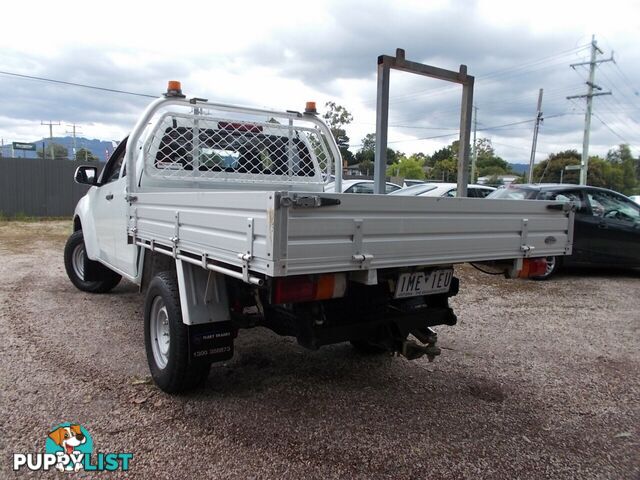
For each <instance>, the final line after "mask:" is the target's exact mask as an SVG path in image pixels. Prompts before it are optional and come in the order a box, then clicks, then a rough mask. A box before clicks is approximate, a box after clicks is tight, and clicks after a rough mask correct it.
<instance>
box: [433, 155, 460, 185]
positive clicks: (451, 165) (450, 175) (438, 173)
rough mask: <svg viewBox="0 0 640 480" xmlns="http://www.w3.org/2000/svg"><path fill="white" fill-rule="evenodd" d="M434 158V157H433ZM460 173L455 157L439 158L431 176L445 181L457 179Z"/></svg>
mask: <svg viewBox="0 0 640 480" xmlns="http://www.w3.org/2000/svg"><path fill="white" fill-rule="evenodd" d="M432 158H433V157H432ZM457 175H458V161H457V160H456V159H454V158H445V159H442V160H438V161H437V162H436V163H435V164H434V165H433V170H432V171H431V176H432V177H433V178H436V179H442V181H444V182H451V181H455V180H456V177H457Z"/></svg>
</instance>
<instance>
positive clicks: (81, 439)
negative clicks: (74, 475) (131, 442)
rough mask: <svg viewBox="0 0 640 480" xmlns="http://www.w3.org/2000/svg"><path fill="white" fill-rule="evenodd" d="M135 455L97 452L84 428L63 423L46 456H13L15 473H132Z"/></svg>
mask: <svg viewBox="0 0 640 480" xmlns="http://www.w3.org/2000/svg"><path fill="white" fill-rule="evenodd" d="M132 458H133V454H132V453H102V452H99V453H95V454H94V452H93V439H92V438H91V435H89V432H88V431H87V430H86V429H85V428H84V427H83V426H82V425H78V424H72V423H68V422H67V423H61V424H60V425H57V426H56V427H54V428H53V430H51V431H50V432H49V434H48V436H47V440H46V443H45V452H44V453H26V454H25V453H14V454H13V470H14V471H16V472H17V471H19V470H22V469H24V470H31V471H47V470H50V469H52V468H55V469H56V470H58V471H60V472H66V473H70V472H78V471H80V470H84V471H87V472H105V471H106V472H113V471H116V470H122V471H127V470H129V462H130V461H131V459H132Z"/></svg>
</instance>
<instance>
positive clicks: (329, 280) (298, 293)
mask: <svg viewBox="0 0 640 480" xmlns="http://www.w3.org/2000/svg"><path fill="white" fill-rule="evenodd" d="M346 289H347V276H346V275H345V274H344V273H336V274H326V275H297V276H295V277H280V278H276V279H275V280H274V283H273V289H272V299H271V302H272V303H273V304H274V305H278V304H282V303H301V302H311V301H314V300H328V299H330V298H340V297H344V293H345V291H346Z"/></svg>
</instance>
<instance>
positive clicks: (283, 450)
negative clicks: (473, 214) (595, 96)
mask: <svg viewBox="0 0 640 480" xmlns="http://www.w3.org/2000/svg"><path fill="white" fill-rule="evenodd" d="M69 233H70V223H69V222H41V223H18V222H4V223H0V255H1V259H2V260H1V262H0V336H1V338H2V342H0V351H1V352H2V361H1V362H0V387H1V388H0V413H1V415H0V426H1V427H2V432H3V435H2V439H1V440H0V449H1V450H2V457H1V458H2V460H1V464H0V477H1V478H10V477H12V476H13V475H14V474H13V472H12V471H11V457H12V454H13V453H15V452H23V453H27V452H42V451H43V450H44V444H45V439H46V435H47V433H48V432H49V430H50V428H51V427H52V426H53V425H55V424H58V423H61V422H64V421H72V422H77V423H80V424H82V425H83V426H84V427H85V428H86V429H87V430H88V431H89V432H90V433H91V435H92V437H93V441H94V444H95V447H96V450H97V451H102V452H131V453H133V455H134V457H133V460H132V462H131V469H130V471H129V472H128V474H127V475H126V476H127V478H148V479H164V478H190V479H191V478H193V479H196V478H239V479H245V478H256V479H257V478H265V479H266V478H274V479H276V478H277V479H280V478H292V479H302V478H304V479H325V478H336V479H338V478H339V479H351V478H361V479H377V478H393V479H427V478H428V479H444V478H446V479H455V478H465V479H478V478H490V479H514V478H521V479H539V478H549V479H638V478H640V374H639V372H640V272H638V271H586V272H585V271H576V272H568V273H564V274H562V275H560V276H558V277H557V278H556V279H555V280H552V281H549V282H530V281H519V280H515V281H514V280H512V281H507V280H504V279H502V278H501V277H495V276H488V275H484V274H481V273H479V272H477V271H475V270H473V269H472V268H470V267H468V266H463V267H460V268H458V269H457V274H458V275H459V276H460V277H461V292H460V294H459V295H458V296H457V297H455V299H454V300H453V304H454V308H455V309H456V312H457V314H458V318H459V322H458V325H456V326H455V327H444V328H443V327H440V328H438V329H437V330H438V333H439V336H440V343H441V346H442V347H444V350H443V354H442V355H441V356H440V358H438V359H437V360H436V361H435V362H434V363H428V361H427V360H426V359H420V360H417V361H411V362H410V361H407V360H404V359H403V358H397V357H388V356H383V357H373V358H372V357H368V358H367V357H360V356H358V355H357V354H356V353H354V352H353V351H352V349H351V348H350V346H349V345H348V344H343V345H336V346H332V347H325V348H322V349H320V350H319V351H316V352H310V351H307V350H304V349H303V348H301V347H299V346H298V345H297V344H296V342H295V340H293V339H289V338H281V337H278V336H276V335H275V334H273V333H271V332H269V331H267V330H264V329H255V330H251V331H241V333H240V336H239V338H238V341H237V342H236V356H235V357H234V359H233V360H232V361H230V362H228V363H226V364H223V365H217V366H215V367H214V368H213V369H212V372H211V375H210V376H209V380H208V382H207V384H206V386H205V388H203V389H200V390H198V391H196V392H194V393H192V394H189V395H185V396H182V397H171V396H168V395H166V394H164V393H162V392H160V391H159V390H158V389H156V388H155V387H154V386H153V385H152V384H150V383H149V381H148V377H147V375H148V369H147V363H146V358H145V353H144V343H143V333H142V330H143V326H142V313H141V310H142V297H140V296H139V295H138V293H137V289H136V287H135V286H134V285H132V284H130V283H126V282H122V283H121V284H120V285H119V286H118V287H117V288H116V289H115V290H114V292H113V293H111V294H107V295H90V294H86V293H83V292H80V291H78V290H76V289H75V288H74V287H73V286H72V285H71V283H70V282H69V281H68V280H67V278H66V274H65V272H64V266H63V260H62V250H63V245H64V241H65V238H66V236H67V235H68V234H69ZM119 475H120V476H123V475H122V474H119ZM25 476H26V475H25ZM42 476H45V475H44V474H43V475H42ZM47 476H48V477H52V476H56V475H55V474H54V473H51V472H49V473H48V474H47ZM79 476H81V477H83V476H84V477H86V476H87V474H79ZM117 476H118V474H103V475H102V476H101V477H104V478H114V477H117Z"/></svg>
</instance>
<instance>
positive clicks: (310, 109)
mask: <svg viewBox="0 0 640 480" xmlns="http://www.w3.org/2000/svg"><path fill="white" fill-rule="evenodd" d="M304 113H310V114H312V115H315V114H317V113H318V110H316V102H307V104H306V105H305V107H304Z"/></svg>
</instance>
